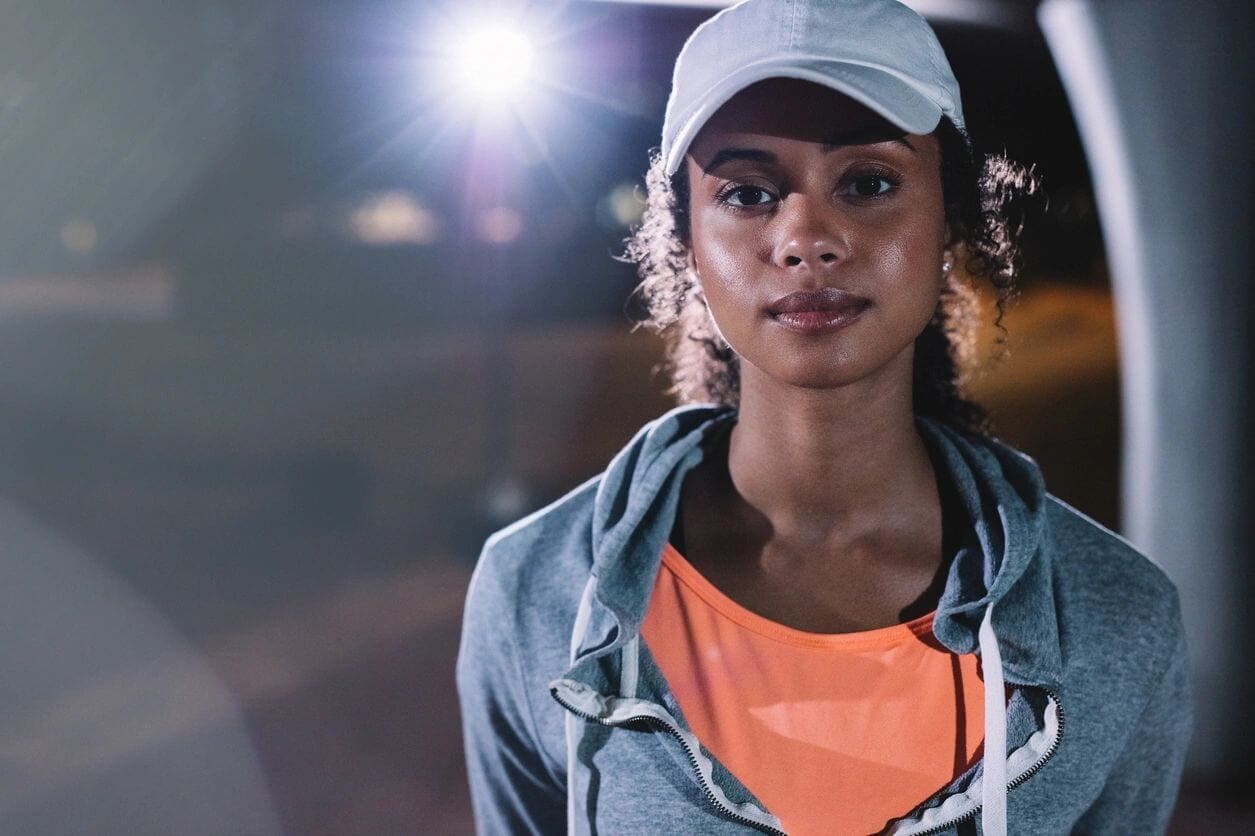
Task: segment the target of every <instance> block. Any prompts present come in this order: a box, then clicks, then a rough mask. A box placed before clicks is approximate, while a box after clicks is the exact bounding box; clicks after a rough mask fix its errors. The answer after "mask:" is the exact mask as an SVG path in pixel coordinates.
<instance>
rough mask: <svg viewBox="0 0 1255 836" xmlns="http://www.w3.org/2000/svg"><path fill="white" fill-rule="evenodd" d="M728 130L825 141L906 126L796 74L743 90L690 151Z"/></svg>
mask: <svg viewBox="0 0 1255 836" xmlns="http://www.w3.org/2000/svg"><path fill="white" fill-rule="evenodd" d="M727 134H762V135H766V136H780V137H786V138H789V139H798V140H802V141H806V142H818V143H824V142H829V141H831V139H832V138H833V137H835V136H845V135H853V136H859V135H866V136H867V137H869V138H881V139H883V138H889V137H900V136H905V131H903V130H902V129H900V128H898V127H897V126H896V125H894V124H893V123H892V122H890V121H888V120H887V119H885V118H884V117H882V116H880V115H879V114H878V113H876V112H875V111H873V110H871V109H870V108H868V107H866V106H865V105H863V104H860V103H859V102H857V101H855V100H854V99H852V98H850V97H849V96H847V95H845V94H844V93H839V92H837V91H836V90H833V89H832V88H830V87H825V86H823V85H822V84H816V83H814V82H811V81H803V80H801V79H795V78H769V79H767V80H765V81H760V82H758V83H756V84H752V85H750V86H749V87H746V88H745V89H744V90H741V91H740V92H739V93H737V94H736V95H735V96H733V97H732V98H731V99H729V100H728V101H727V102H725V103H724V104H723V106H722V107H720V108H719V110H717V111H715V113H714V115H713V116H711V117H710V119H709V120H707V122H706V124H705V125H703V126H702V129H701V131H699V132H698V134H697V136H696V137H695V138H694V139H693V144H692V147H691V149H690V150H691V151H693V152H695V153H697V152H698V151H699V149H701V148H703V147H708V146H709V145H710V143H712V142H718V141H719V140H720V139H721V138H722V136H724V135H727ZM873 141H874V140H873Z"/></svg>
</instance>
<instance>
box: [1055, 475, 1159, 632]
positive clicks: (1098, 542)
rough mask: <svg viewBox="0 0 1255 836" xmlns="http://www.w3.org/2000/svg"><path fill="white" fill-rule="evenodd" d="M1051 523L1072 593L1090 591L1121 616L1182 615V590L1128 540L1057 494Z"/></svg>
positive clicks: (1060, 568) (1060, 571) (1059, 570)
mask: <svg viewBox="0 0 1255 836" xmlns="http://www.w3.org/2000/svg"><path fill="white" fill-rule="evenodd" d="M1046 520H1047V530H1048V532H1049V537H1050V540H1051V545H1052V546H1053V552H1054V561H1053V562H1054V564H1055V571H1056V574H1057V577H1058V578H1059V579H1060V580H1062V581H1063V582H1064V583H1065V584H1067V585H1068V587H1069V588H1074V587H1075V589H1076V591H1078V592H1079V591H1088V594H1089V595H1091V596H1094V597H1096V598H1100V599H1101V600H1102V601H1103V602H1104V603H1105V604H1106V605H1107V607H1108V608H1110V609H1111V610H1112V612H1113V615H1117V616H1124V615H1127V616H1133V615H1136V616H1137V617H1138V618H1140V619H1146V618H1154V619H1155V620H1157V621H1159V620H1170V619H1171V618H1172V617H1173V616H1174V615H1179V609H1180V603H1179V599H1178V594H1177V588H1176V584H1174V583H1173V582H1172V580H1171V579H1170V578H1169V577H1168V575H1167V573H1166V572H1165V571H1164V570H1163V568H1162V567H1161V566H1160V565H1159V564H1158V563H1157V562H1155V560H1154V559H1153V558H1152V557H1150V556H1149V555H1147V554H1145V553H1143V552H1142V551H1141V550H1140V549H1138V548H1137V547H1136V546H1134V545H1133V544H1132V543H1131V542H1129V541H1128V540H1127V539H1126V538H1125V537H1123V536H1121V535H1120V534H1117V533H1116V532H1114V531H1112V530H1111V529H1109V528H1107V527H1106V526H1104V525H1103V524H1101V523H1099V522H1097V521H1096V520H1094V519H1093V518H1091V517H1089V516H1087V515H1086V514H1084V513H1082V512H1081V511H1079V510H1077V509H1076V508H1074V507H1072V506H1071V505H1069V504H1068V503H1066V502H1064V501H1063V500H1061V499H1059V498H1058V497H1056V496H1054V495H1053V494H1047V497H1046ZM1113 593H1118V594H1113Z"/></svg>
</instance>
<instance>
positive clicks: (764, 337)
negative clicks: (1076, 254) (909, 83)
mask: <svg viewBox="0 0 1255 836" xmlns="http://www.w3.org/2000/svg"><path fill="white" fill-rule="evenodd" d="M834 141H835V142H834ZM830 143H831V144H830ZM746 151H749V152H750V153H748V154H747V153H744V152H746ZM685 166H686V170H687V177H688V181H689V189H690V195H691V198H690V218H691V233H690V240H689V241H688V242H687V243H688V244H689V250H690V259H691V265H692V267H693V268H694V270H695V271H696V273H697V276H698V279H699V282H700V285H701V288H702V292H703V294H704V296H705V299H706V301H707V304H708V306H709V309H710V312H711V314H712V316H713V318H714V321H715V324H716V325H717V327H718V328H719V330H720V333H721V334H722V335H723V336H724V338H725V339H726V340H727V341H728V343H729V344H730V345H731V346H732V348H733V349H734V350H735V351H736V353H737V354H738V355H739V357H740V361H741V395H740V409H739V417H738V421H737V423H736V424H735V425H734V427H733V428H732V430H731V432H730V433H728V434H726V436H725V437H724V438H721V439H714V440H712V441H711V442H710V444H711V447H710V449H709V450H708V455H707V456H706V457H705V458H704V459H703V461H702V463H701V464H700V465H699V466H698V467H696V468H695V469H694V470H692V471H691V472H690V473H689V474H688V476H687V478H686V480H685V483H684V486H683V489H682V492H681V510H680V514H681V520H682V522H683V526H684V541H685V549H686V551H685V556H686V557H687V558H688V559H689V560H690V561H691V562H692V563H693V564H694V566H695V567H696V568H697V569H698V570H699V571H701V572H702V574H704V575H705V576H706V577H707V578H708V579H710V581H711V582H712V583H714V584H715V586H717V587H718V588H719V589H720V590H721V591H723V592H724V593H725V594H727V595H728V596H729V597H731V598H732V599H733V600H735V601H737V602H738V603H740V604H742V605H743V606H745V607H747V608H748V609H750V610H752V611H754V612H757V613H759V614H761V615H764V616H766V617H768V618H771V619H772V620H775V621H777V622H780V623H782V624H786V625H788V626H791V627H795V628H797V629H801V630H807V631H811V632H820V633H840V632H851V631H857V630H868V629H875V628H879V627H885V626H889V625H892V624H897V623H900V622H902V621H904V620H909V619H910V618H914V617H916V616H918V615H922V614H924V613H927V612H929V611H930V610H931V609H932V608H933V607H934V606H935V604H936V601H937V598H938V597H939V595H940V591H941V589H942V587H943V586H944V578H945V570H946V569H947V562H946V561H945V560H944V559H943V555H942V525H941V505H940V499H939V495H938V490H937V483H936V474H935V473H934V470H933V466H932V463H931V460H930V458H929V456H928V453H927V448H926V447H925V446H924V443H923V441H922V440H921V439H920V437H919V436H918V434H917V433H916V430H915V426H914V419H913V413H912V397H911V391H912V385H911V375H912V362H913V355H914V340H915V338H916V337H917V336H918V335H919V334H920V332H921V331H922V330H923V329H924V327H925V325H926V324H927V323H928V321H929V319H930V317H931V316H932V314H933V311H934V310H935V308H936V306H937V303H938V298H939V295H940V293H941V289H942V286H943V284H944V276H943V274H942V271H941V266H942V262H943V259H949V258H950V257H951V256H950V253H949V252H948V250H947V245H948V243H949V238H950V236H949V232H948V230H947V228H946V225H945V220H944V208H943V203H942V188H941V176H940V148H939V145H938V142H937V140H936V138H935V137H933V136H931V135H912V134H904V133H903V132H902V131H901V130H899V129H896V128H895V127H893V126H892V125H891V124H890V123H888V122H886V121H885V120H883V119H882V118H881V117H879V116H878V115H876V114H875V113H873V112H872V111H870V110H868V109H867V108H865V107H863V106H862V105H860V104H858V103H857V102H855V101H853V100H852V99H850V98H848V97H846V96H844V95H842V94H840V93H837V92H835V91H832V90H829V89H828V88H825V87H822V86H820V85H816V84H812V83H810V82H805V81H799V80H794V79H770V80H768V81H764V82H760V83H758V84H756V85H753V86H751V87H749V88H747V89H745V90H743V91H741V92H740V93H739V94H737V95H736V96H735V97H733V98H732V99H731V100H730V101H729V102H728V103H727V104H725V105H724V106H723V107H722V108H721V109H720V110H719V111H718V112H717V113H716V114H715V115H714V116H713V117H712V118H711V119H710V120H709V121H708V122H707V123H706V125H705V126H704V127H703V129H702V131H701V132H700V133H699V134H698V136H697V137H696V138H695V139H694V141H693V143H692V144H691V146H690V148H689V150H688V154H687V156H686V160H685ZM823 287H837V288H842V289H844V290H848V291H850V292H853V293H855V294H858V295H859V296H863V297H866V298H867V299H869V300H870V301H871V305H870V306H869V307H868V308H867V309H866V310H864V311H863V313H862V315H861V316H860V317H859V319H858V320H857V321H855V322H854V323H852V324H850V325H848V326H847V327H845V328H842V329H839V330H837V331H834V332H830V333H824V334H798V333H796V332H794V331H791V330H789V329H787V328H784V327H783V326H782V325H781V324H780V323H779V322H778V321H776V319H775V318H774V316H773V314H772V313H771V312H770V311H769V310H768V307H769V306H770V305H771V303H772V302H774V301H775V300H776V299H778V298H780V297H781V296H784V295H785V294H787V293H791V292H794V291H797V290H818V289H821V288H823Z"/></svg>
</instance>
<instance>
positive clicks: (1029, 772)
mask: <svg viewBox="0 0 1255 836" xmlns="http://www.w3.org/2000/svg"><path fill="white" fill-rule="evenodd" d="M1043 690H1044V691H1045V692H1046V693H1047V694H1048V695H1049V696H1050V698H1051V699H1053V700H1054V701H1055V711H1056V713H1057V714H1058V716H1059V721H1058V722H1059V728H1058V732H1057V733H1056V734H1055V739H1054V740H1053V741H1052V742H1051V744H1050V748H1048V749H1047V750H1046V751H1045V752H1043V753H1042V755H1041V757H1040V758H1038V759H1037V761H1036V762H1035V763H1034V764H1033V765H1032V766H1030V767H1029V768H1028V769H1026V770H1024V771H1023V772H1021V773H1020V774H1019V775H1017V776H1016V777H1015V778H1013V779H1012V780H1011V781H1009V782H1007V792H1010V791H1011V790H1013V789H1015V788H1016V787H1019V786H1020V785H1022V784H1023V783H1024V782H1025V781H1027V780H1028V779H1029V778H1032V777H1033V776H1034V775H1036V774H1037V772H1038V771H1039V770H1040V769H1041V768H1042V767H1043V766H1045V765H1046V761H1048V760H1050V759H1051V758H1052V757H1054V754H1055V751H1056V750H1057V749H1058V748H1059V741H1061V740H1063V718H1064V714H1063V703H1062V702H1060V701H1059V697H1058V695H1057V694H1055V692H1054V691H1051V690H1050V689H1048V688H1046V689H1043ZM940 800H944V799H940ZM983 806H984V804H983V803H981V804H977V805H976V806H975V807H973V808H972V809H970V810H968V811H967V812H966V813H964V814H963V815H961V816H959V817H957V818H954V819H951V820H950V821H947V822H942V823H941V824H937V825H934V826H932V827H930V828H929V829H928V830H921V831H920V832H919V833H917V834H915V836H930V834H936V833H940V832H941V831H943V830H945V829H946V828H949V827H953V826H955V825H956V824H962V823H963V822H965V821H967V820H968V819H972V818H975V817H976V814H977V813H979V812H980V810H981V807H983Z"/></svg>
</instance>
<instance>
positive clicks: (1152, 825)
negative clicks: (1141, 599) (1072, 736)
mask: <svg viewBox="0 0 1255 836" xmlns="http://www.w3.org/2000/svg"><path fill="white" fill-rule="evenodd" d="M1174 627H1175V630H1176V642H1175V646H1174V649H1173V651H1172V655H1171V657H1170V658H1169V659H1168V662H1167V667H1166V669H1164V672H1163V675H1162V677H1161V678H1160V680H1159V684H1158V687H1157V688H1156V690H1155V692H1154V694H1153V695H1152V696H1151V698H1150V700H1149V702H1148V703H1147V705H1146V708H1145V709H1144V710H1143V711H1142V715H1141V717H1140V718H1139V719H1138V722H1137V725H1136V726H1135V727H1134V729H1133V734H1132V735H1131V736H1130V738H1129V742H1128V743H1127V744H1126V746H1125V747H1124V751H1123V752H1122V753H1121V754H1120V757H1119V758H1118V759H1117V761H1116V763H1115V766H1114V767H1113V768H1112V771H1111V774H1110V775H1109V776H1108V777H1107V783H1106V785H1105V786H1104V787H1103V790H1102V793H1101V794H1099V796H1098V798H1097V800H1095V801H1094V804H1093V805H1092V806H1091V807H1090V808H1089V810H1087V811H1086V813H1085V815H1084V816H1082V817H1081V820H1080V821H1078V822H1077V824H1076V828H1075V830H1074V831H1073V832H1075V833H1094V834H1108V833H1110V834H1117V833H1147V834H1150V833H1160V834H1162V833H1164V832H1165V831H1166V830H1167V829H1168V820H1169V819H1170V818H1171V816H1172V810H1173V807H1174V806H1175V804H1176V799H1177V791H1178V789H1179V787H1180V783H1181V772H1182V769H1183V767H1184V764H1185V752H1186V748H1187V747H1188V745H1189V742H1190V734H1191V732H1192V730H1193V706H1192V702H1191V696H1190V682H1189V663H1188V659H1187V656H1186V648H1185V632H1184V629H1183V628H1182V626H1181V623H1180V620H1179V614H1178V618H1177V621H1176V623H1175V624H1174Z"/></svg>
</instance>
